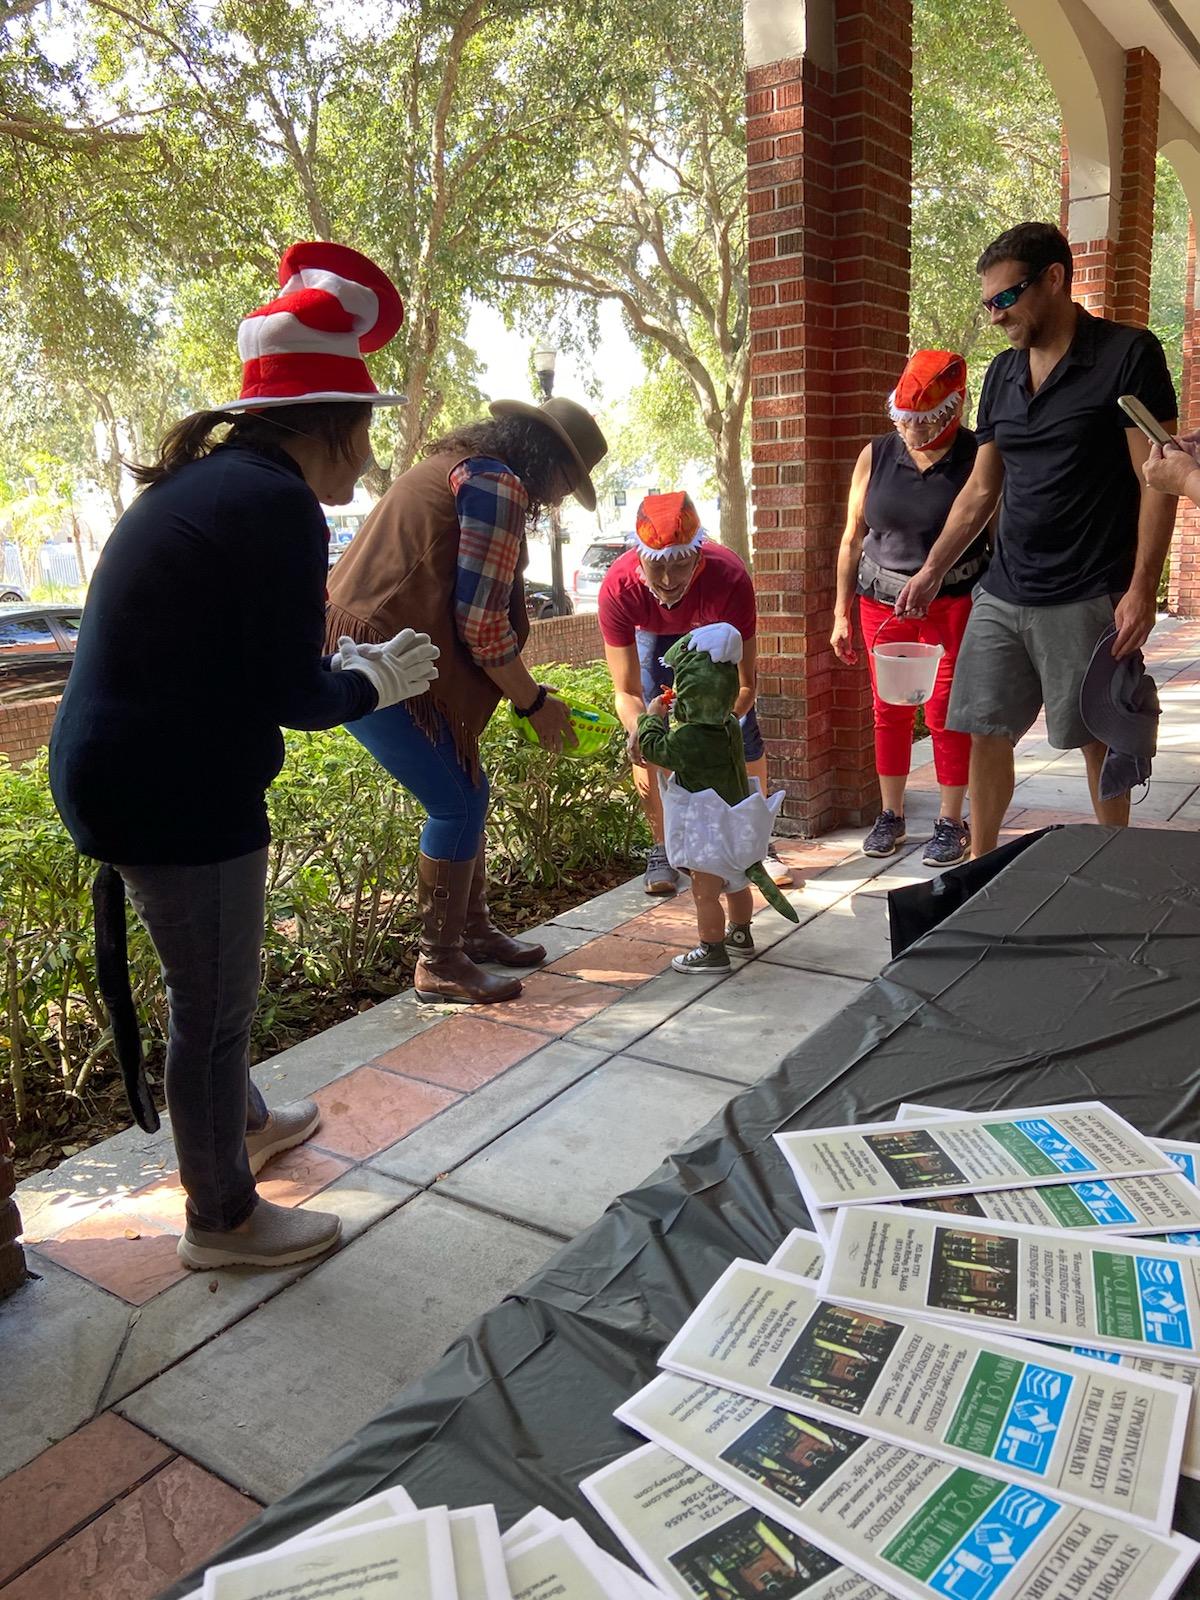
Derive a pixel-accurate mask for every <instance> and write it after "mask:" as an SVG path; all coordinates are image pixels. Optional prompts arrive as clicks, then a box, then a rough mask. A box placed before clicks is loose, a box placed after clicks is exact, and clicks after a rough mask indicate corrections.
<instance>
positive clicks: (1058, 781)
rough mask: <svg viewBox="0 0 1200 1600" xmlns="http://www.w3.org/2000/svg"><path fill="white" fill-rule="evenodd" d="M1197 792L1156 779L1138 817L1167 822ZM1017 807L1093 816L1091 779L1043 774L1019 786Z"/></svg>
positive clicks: (1190, 786)
mask: <svg viewBox="0 0 1200 1600" xmlns="http://www.w3.org/2000/svg"><path fill="white" fill-rule="evenodd" d="M1194 788H1195V785H1194V784H1191V783H1164V782H1160V781H1159V779H1158V777H1157V776H1155V778H1154V779H1153V781H1152V782H1151V784H1150V789H1149V792H1148V793H1147V795H1146V798H1145V799H1144V800H1142V801H1141V802H1139V804H1138V806H1137V809H1136V811H1135V812H1134V815H1135V816H1136V817H1137V818H1138V820H1139V821H1141V822H1146V821H1149V820H1151V819H1153V820H1155V821H1161V822H1165V821H1166V820H1167V819H1168V818H1169V817H1170V816H1171V815H1172V814H1173V813H1174V812H1176V811H1177V810H1178V809H1179V807H1180V806H1181V805H1182V804H1183V803H1184V801H1185V800H1186V799H1187V798H1188V796H1189V795H1190V794H1191V793H1192V790H1193V789H1194ZM1013 803H1014V805H1019V806H1024V807H1025V808H1026V809H1027V810H1030V811H1078V812H1081V813H1082V812H1087V813H1090V812H1091V809H1092V798H1091V793H1090V791H1089V789H1088V784H1087V779H1086V778H1085V777H1083V776H1081V775H1079V774H1075V773H1070V774H1067V775H1066V776H1064V777H1061V778H1059V777H1056V776H1054V774H1053V771H1051V772H1049V773H1039V774H1038V775H1037V776H1036V777H1033V778H1026V779H1025V781H1024V783H1021V784H1018V785H1017V788H1016V790H1015V792H1014V794H1013Z"/></svg>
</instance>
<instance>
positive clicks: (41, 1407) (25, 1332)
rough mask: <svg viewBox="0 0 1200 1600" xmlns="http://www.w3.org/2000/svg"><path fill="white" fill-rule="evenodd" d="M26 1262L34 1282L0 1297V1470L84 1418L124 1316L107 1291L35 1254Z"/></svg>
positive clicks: (87, 1416) (36, 1451)
mask: <svg viewBox="0 0 1200 1600" xmlns="http://www.w3.org/2000/svg"><path fill="white" fill-rule="evenodd" d="M31 1266H32V1267H33V1270H34V1271H35V1272H37V1273H38V1279H37V1281H36V1282H34V1281H30V1282H29V1283H26V1284H25V1285H24V1286H23V1287H22V1288H20V1289H18V1290H17V1292H16V1294H14V1295H12V1296H11V1297H10V1298H9V1299H8V1300H5V1301H3V1302H2V1303H0V1349H2V1350H3V1352H4V1358H3V1360H4V1422H3V1426H2V1427H0V1477H2V1476H4V1475H5V1474H6V1473H9V1472H14V1471H15V1470H16V1469H17V1467H20V1466H24V1464H25V1462H27V1461H31V1460H32V1459H33V1457H34V1456H36V1455H38V1454H39V1453H40V1452H41V1451H43V1450H44V1449H45V1448H46V1446H47V1445H49V1444H53V1443H55V1442H56V1441H57V1440H59V1439H62V1438H64V1437H65V1436H66V1435H67V1434H68V1433H72V1432H74V1430H75V1429H76V1428H78V1427H80V1426H81V1425H82V1424H83V1423H85V1422H87V1421H88V1420H89V1419H90V1418H91V1416H92V1414H93V1412H94V1411H95V1409H96V1406H97V1403H98V1402H99V1399H100V1395H101V1392H102V1391H103V1389H104V1385H105V1382H106V1380H107V1378H108V1374H109V1370H110V1369H111V1367H112V1364H113V1361H114V1359H115V1357H116V1354H117V1351H118V1350H119V1349H120V1345H121V1340H122V1339H123V1338H124V1336H125V1329H126V1326H127V1324H128V1320H129V1307H128V1306H127V1305H126V1304H125V1303H124V1302H123V1301H121V1300H118V1299H117V1298H116V1296H115V1295H111V1294H107V1293H106V1292H105V1291H104V1290H103V1289H97V1288H96V1287H95V1285H94V1284H90V1283H85V1282H84V1280H83V1279H82V1278H77V1277H76V1276H75V1274H74V1273H73V1272H67V1271H65V1270H64V1269H63V1268H62V1267H57V1266H55V1265H54V1263H53V1262H52V1261H46V1260H45V1259H44V1258H42V1257H38V1258H37V1259H36V1260H33V1259H32V1258H31Z"/></svg>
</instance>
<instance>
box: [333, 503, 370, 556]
mask: <svg viewBox="0 0 1200 1600" xmlns="http://www.w3.org/2000/svg"><path fill="white" fill-rule="evenodd" d="M366 520H367V514H366V512H365V511H335V512H333V513H332V514H330V513H326V517H325V521H326V524H327V526H328V528H329V565H330V566H331V567H334V566H336V565H337V562H338V560H339V558H340V557H341V556H343V555H345V553H346V550H347V548H348V547H349V545H350V542H351V540H352V539H353V538H354V535H355V534H356V533H357V532H358V530H359V529H360V528H361V527H362V525H363V523H364V522H365V521H366Z"/></svg>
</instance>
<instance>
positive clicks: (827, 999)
mask: <svg viewBox="0 0 1200 1600" xmlns="http://www.w3.org/2000/svg"><path fill="white" fill-rule="evenodd" d="M861 988H862V984H861V983H860V982H858V981H856V980H854V979H851V978H839V977H834V976H832V975H828V974H824V973H816V972H800V971H797V970H796V969H794V968H791V967H786V968H785V967H780V966H778V965H776V964H774V963H772V962H768V961H751V962H749V963H748V964H747V966H746V968H745V970H744V971H742V972H739V973H736V974H735V975H734V976H733V977H732V978H730V979H728V980H727V981H726V982H725V983H723V984H721V985H719V987H718V988H717V989H715V990H714V991H713V993H712V994H710V995H705V996H703V997H702V998H701V999H700V1000H698V1001H697V1002H696V1003H695V1005H691V1006H689V1007H688V1008H687V1010H686V1011H681V1012H679V1013H678V1015H676V1016H674V1017H671V1018H670V1020H669V1021H667V1022H664V1023H663V1024H662V1025H661V1027H658V1028H655V1029H654V1031H653V1032H652V1033H649V1034H647V1035H646V1037H645V1038H644V1039H641V1040H639V1041H638V1043H637V1045H636V1046H634V1047H633V1048H634V1051H635V1053H636V1054H637V1055H638V1056H639V1057H642V1058H644V1059H646V1060H648V1061H661V1062H665V1063H666V1064H668V1065H670V1066H676V1067H691V1068H700V1069H705V1064H707V1063H717V1062H719V1063H720V1070H721V1071H722V1072H723V1073H725V1074H726V1075H727V1076H729V1077H736V1078H737V1079H738V1080H739V1081H740V1082H742V1083H757V1081H758V1079H759V1078H761V1077H764V1076H765V1075H766V1074H767V1073H768V1072H771V1071H773V1070H774V1069H775V1067H777V1066H778V1065H779V1063H780V1062H781V1061H782V1060H783V1058H784V1056H785V1055H787V1053H788V1051H789V1050H791V1049H793V1048H794V1047H795V1046H796V1045H797V1044H799V1042H800V1040H801V1039H803V1038H806V1037H807V1035H808V1034H810V1033H811V1032H812V1031H813V1029H814V1028H819V1027H820V1026H821V1024H822V1023H824V1022H827V1021H828V1020H829V1018H830V1017H832V1016H834V1015H835V1014H836V1013H837V1012H838V1011H840V1010H841V1009H842V1007H843V1006H844V1005H845V1004H846V1003H847V1002H848V1001H850V1000H852V999H853V998H854V996H855V995H856V994H857V993H858V991H859V990H860V989H861Z"/></svg>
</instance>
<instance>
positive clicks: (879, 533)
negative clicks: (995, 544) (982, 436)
mask: <svg viewBox="0 0 1200 1600" xmlns="http://www.w3.org/2000/svg"><path fill="white" fill-rule="evenodd" d="M977 450H978V445H977V444H976V442H975V435H974V434H973V433H972V432H971V431H970V429H969V428H960V429H959V430H958V432H957V434H956V435H955V437H954V442H953V444H952V445H951V446H950V448H949V450H947V451H946V454H945V455H944V456H943V457H942V458H941V460H940V461H935V462H934V463H933V465H932V466H931V467H926V468H925V470H924V471H923V472H922V470H921V469H920V467H918V466H917V464H916V462H915V461H914V460H913V458H912V456H911V455H909V453H908V447H907V446H906V445H905V443H904V441H903V439H901V437H900V435H899V434H898V433H896V432H895V431H894V430H893V432H891V433H885V434H881V435H880V436H879V437H878V438H877V439H872V440H871V476H870V479H869V480H868V483H867V499H866V505H865V506H864V508H863V516H864V518H865V520H866V524H867V529H868V532H867V537H866V539H865V540H864V541H863V554H864V555H865V556H868V557H869V558H870V559H871V560H872V561H874V562H875V563H876V564H877V565H878V566H881V567H883V568H885V569H886V570H887V571H888V572H897V573H902V574H903V575H904V576H905V577H911V576H912V575H913V573H915V572H918V571H920V569H921V567H922V566H923V565H924V563H925V557H926V556H927V555H928V554H929V552H930V550H931V549H932V548H933V544H934V541H935V540H936V539H937V537H938V535H939V534H940V533H941V531H942V528H943V526H944V525H945V521H946V518H947V517H948V516H949V514H950V507H951V506H952V505H953V504H954V501H955V498H956V497H957V495H958V492H959V490H960V489H961V488H962V487H963V485H964V484H965V483H966V481H967V479H968V478H969V477H970V476H971V469H972V468H973V467H974V465H975V455H976V451H977ZM986 548H987V541H986V537H985V535H983V534H980V536H979V538H978V539H976V540H975V541H974V542H973V543H972V544H971V545H970V546H969V547H968V548H967V549H966V550H964V551H963V553H962V555H961V556H960V557H959V558H958V560H957V561H956V562H955V563H954V564H955V566H956V567H958V566H961V565H962V564H963V562H965V561H972V562H973V561H975V560H977V559H978V558H979V557H981V556H982V555H983V554H984V553H985V551H986ZM977 581H978V573H976V574H975V576H973V577H971V578H968V579H966V580H965V581H964V582H961V583H955V584H944V585H943V586H942V590H941V592H942V593H943V594H948V595H952V594H965V593H968V592H969V591H970V590H971V589H972V588H973V587H974V585H975V583H976V582H977ZM859 592H860V593H862V592H863V589H862V585H860V586H859Z"/></svg>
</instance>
